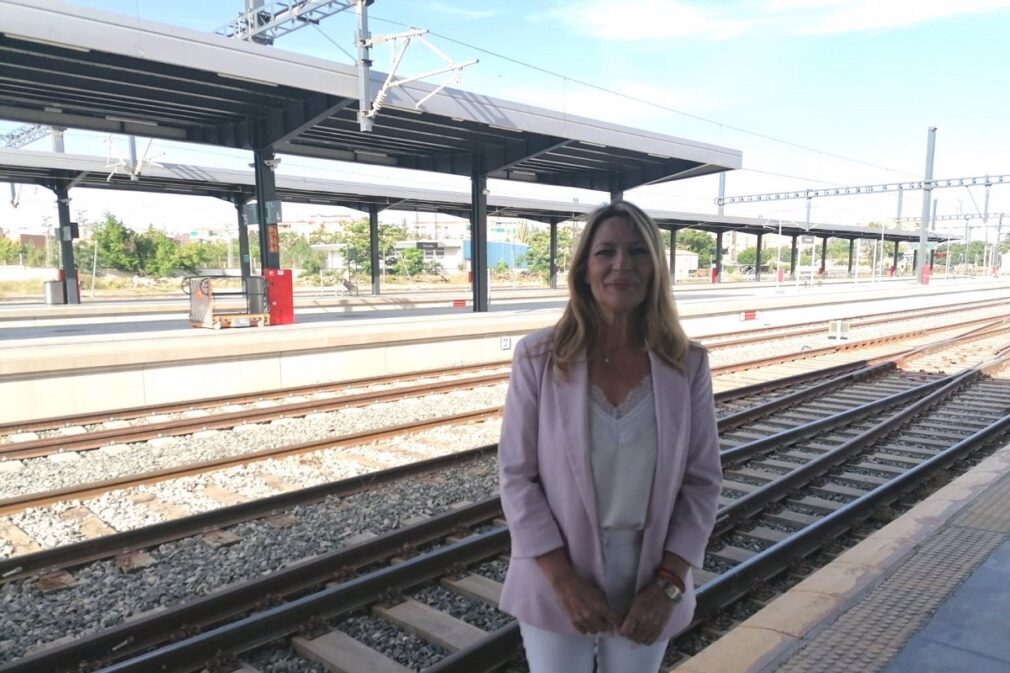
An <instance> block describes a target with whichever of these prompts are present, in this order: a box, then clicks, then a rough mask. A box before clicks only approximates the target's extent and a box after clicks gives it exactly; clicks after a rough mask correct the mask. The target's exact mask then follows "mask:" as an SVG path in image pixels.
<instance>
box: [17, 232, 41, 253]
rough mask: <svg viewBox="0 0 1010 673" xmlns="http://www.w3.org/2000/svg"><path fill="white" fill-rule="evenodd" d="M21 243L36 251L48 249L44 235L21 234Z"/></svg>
mask: <svg viewBox="0 0 1010 673" xmlns="http://www.w3.org/2000/svg"><path fill="white" fill-rule="evenodd" d="M19 241H20V243H21V245H23V246H25V247H28V248H35V249H36V250H45V249H46V237H45V236H43V235H42V234H20V235H19Z"/></svg>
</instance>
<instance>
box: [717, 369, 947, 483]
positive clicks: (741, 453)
mask: <svg viewBox="0 0 1010 673" xmlns="http://www.w3.org/2000/svg"><path fill="white" fill-rule="evenodd" d="M953 376H957V375H956V374H955V375H953ZM951 378H952V377H945V378H942V379H937V380H935V381H929V382H927V383H923V384H920V385H918V386H915V387H913V388H909V389H908V390H903V391H901V392H900V393H894V394H893V395H888V396H887V397H883V398H881V399H878V400H873V401H871V402H866V403H865V404H860V405H859V406H857V407H853V408H851V409H846V410H845V411H839V412H838V413H837V414H832V415H830V416H826V417H824V418H818V419H817V420H816V421H810V422H809V423H804V424H803V425H797V426H796V427H794V428H789V429H788V430H783V431H782V432H777V433H775V434H774V435H767V436H765V437H762V438H760V439H755V440H753V441H750V442H747V443H745V444H738V445H737V446H734V447H733V448H731V449H726V450H725V451H723V452H722V453H721V454H720V456H721V457H722V464H723V465H725V466H733V465H736V464H738V463H740V462H741V461H744V460H750V459H752V458H754V457H755V456H757V455H760V454H762V453H765V452H767V451H771V450H773V449H775V448H777V447H780V446H783V445H786V444H791V443H793V442H796V441H798V440H800V439H806V438H808V437H811V436H813V435H816V434H818V433H820V432H824V431H825V430H830V429H832V428H836V427H838V426H840V425H845V424H848V423H852V422H855V421H858V420H860V419H863V418H866V417H867V416H870V415H871V414H874V413H877V412H878V411H881V410H882V409H886V408H887V407H892V406H895V405H897V404H901V403H903V402H905V401H906V400H908V399H909V398H913V397H918V396H920V395H925V394H928V393H931V392H932V391H933V390H934V389H935V388H938V387H940V386H943V385H946V384H947V383H948V382H949V381H950V379H951Z"/></svg>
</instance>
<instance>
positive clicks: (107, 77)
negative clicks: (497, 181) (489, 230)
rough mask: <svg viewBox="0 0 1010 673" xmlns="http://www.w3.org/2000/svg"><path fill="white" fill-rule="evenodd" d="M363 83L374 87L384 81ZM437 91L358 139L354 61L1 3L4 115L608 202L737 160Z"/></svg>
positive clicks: (404, 91)
mask: <svg viewBox="0 0 1010 673" xmlns="http://www.w3.org/2000/svg"><path fill="white" fill-rule="evenodd" d="M372 79H373V80H374V81H373V83H372V84H373V86H372V90H373V91H376V90H377V89H378V87H379V86H380V85H381V83H382V81H384V79H385V75H384V74H383V73H378V72H373V73H372ZM434 89H435V87H432V86H431V85H428V84H425V83H423V82H413V83H410V84H407V85H405V86H403V87H400V88H395V89H393V90H391V91H390V93H389V95H388V98H387V99H386V101H385V104H384V106H383V108H382V110H381V112H380V113H379V115H378V117H377V118H376V122H375V128H374V131H373V132H371V133H365V132H362V131H360V129H359V125H358V121H357V114H358V96H359V94H358V76H357V70H356V68H355V67H353V66H349V65H343V64H340V63H335V62H331V61H326V60H323V59H319V58H313V57H309V56H302V55H299V54H294V53H291V52H288V51H284V50H282V49H278V48H276V47H269V46H265V45H259V44H253V43H248V42H243V41H240V40H236V39H229V38H226V37H223V36H221V35H215V34H209V33H201V32H197V31H193V30H188V29H185V28H180V27H176V26H169V25H165V24H160V23H154V22H150V21H142V20H138V19H137V18H135V17H128V16H122V15H116V14H110V13H106V12H102V11H98V10H94V9H90V8H85V7H80V6H77V5H71V4H66V3H63V2H57V1H55V0H0V118H7V119H11V120H17V121H22V122H30V123H40V124H50V125H55V126H65V127H75V128H81V129H88V130H93V131H103V132H112V133H124V134H132V135H139V136H150V137H155V138H166V139H171V140H179V141H190V142H198V143H209V144H214V145H223V146H229V147H237V148H245V149H263V148H266V147H268V146H272V147H273V148H274V150H275V151H277V152H281V153H288V154H296V155H302V156H313V157H320V158H324V159H334V160H340V161H351V162H362V163H369V164H379V165H386V166H395V167H400V168H411V169H419V170H427V171H436V172H441V173H452V174H457V175H467V176H469V175H473V174H474V173H475V172H479V173H483V174H487V175H488V176H489V177H493V178H501V179H509V180H524V181H531V182H540V183H544V184H551V185H565V186H572V187H581V188H586V189H595V190H602V191H607V192H614V191H619V190H626V189H630V188H632V187H635V186H639V185H643V184H649V183H656V182H664V181H669V180H677V179H681V178H687V177H693V176H697V175H704V174H708V173H715V172H719V171H725V170H730V169H735V168H739V167H740V166H741V154H740V152H739V151H737V150H731V149H727V148H723V147H718V146H715V145H708V144H705V143H699V142H694V141H690V140H684V139H681V138H675V137H672V136H666V135H661V134H657V133H652V132H649V131H644V130H640V129H634V128H628V127H625V126H619V125H615V124H609V123H606V122H601V121H597V120H593V119H587V118H584V117H577V116H573V115H569V114H566V113H563V112H557V111H552V110H546V109H541V108H536V107H532V106H528V105H523V104H520V103H515V102H511V101H506V100H501V99H497V98H492V97H490V96H483V95H478V94H475V93H470V92H467V91H462V90H458V89H449V88H446V89H442V90H441V91H438V92H434ZM422 100H423V103H422V102H421V101H422ZM475 169H476V170H475Z"/></svg>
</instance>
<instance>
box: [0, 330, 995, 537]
mask: <svg viewBox="0 0 1010 673" xmlns="http://www.w3.org/2000/svg"><path fill="white" fill-rule="evenodd" d="M990 329H995V328H994V327H993V326H992V325H987V326H986V327H985V328H983V329H980V330H974V331H971V332H969V333H967V334H966V335H962V336H961V337H960V339H959V340H958V341H957V343H962V342H963V341H964V340H965V339H979V338H982V336H983V335H985V334H987V333H988V330H990ZM948 345H949V342H948V341H946V340H942V341H940V342H936V343H932V344H929V345H927V346H923V347H920V348H919V349H913V350H909V351H903V352H902V353H900V354H898V355H893V354H892V356H891V358H890V359H889V360H885V361H883V362H879V361H876V363H866V362H864V361H859V362H856V363H850V364H846V365H841V366H836V367H833V368H831V369H829V370H827V371H824V372H814V373H806V374H801V375H793V376H789V377H786V378H783V379H780V380H778V381H775V382H771V383H766V384H761V385H758V386H752V387H750V388H743V389H739V390H737V391H732V392H724V393H719V394H717V396H716V401H717V407H718V408H719V409H723V408H724V407H729V408H730V409H731V410H732V411H731V412H729V413H725V414H720V415H721V416H722V418H720V421H719V424H720V429H721V431H722V432H723V444H724V446H728V445H729V444H730V443H732V442H734V441H740V440H741V439H742V438H746V437H756V436H763V435H765V434H767V433H769V432H775V431H776V430H778V429H782V428H785V427H791V426H794V425H797V424H802V423H804V422H808V421H809V420H810V419H811V418H813V417H817V416H823V415H825V414H826V413H833V412H836V411H838V410H839V409H844V408H849V407H853V406H856V405H857V404H860V403H865V402H867V401H871V400H873V399H876V398H877V397H879V396H881V395H883V394H884V392H886V391H887V390H888V388H886V386H885V385H884V384H881V383H880V382H878V383H876V384H872V383H870V384H863V383H859V382H860V381H862V380H869V379H872V378H873V377H876V376H881V375H883V376H885V377H890V378H892V379H894V381H893V385H897V386H899V387H901V386H903V385H909V381H910V380H911V379H914V378H915V376H914V375H908V374H901V373H899V374H893V373H892V374H885V371H886V370H887V369H888V368H889V367H894V366H895V363H896V362H899V361H900V360H901V358H902V357H910V356H911V355H913V354H916V353H919V354H921V353H925V352H928V351H929V350H933V349H942V348H944V347H946V346H948ZM831 390H834V391H835V397H825V396H826V395H828V393H829V391H831ZM890 390H891V391H892V392H893V390H894V388H893V387H892V388H891V389H890ZM813 395H819V396H821V398H820V399H819V400H818V401H817V402H816V403H810V402H808V401H806V400H807V398H809V397H811V396H813ZM741 402H743V403H744V405H743V406H745V407H746V408H745V409H742V410H741V409H740V407H741ZM499 412H500V408H498V407H495V408H487V409H479V410H477V411H474V412H469V413H463V414H456V415H453V416H449V417H441V418H435V419H431V420H425V421H421V422H415V423H408V424H402V425H399V426H394V427H387V428H382V429H379V430H376V431H368V432H358V433H350V434H347V435H342V436H337V437H327V438H326V439H322V440H318V441H310V442H301V443H296V444H291V445H281V446H276V447H272V448H269V449H264V450H260V451H252V452H239V453H236V454H234V455H230V456H225V457H221V458H216V459H212V460H204V461H199V462H197V463H183V464H179V465H174V466H171V467H166V468H164V469H159V470H150V471H145V472H139V473H135V472H127V473H125V474H122V475H120V476H115V477H111V478H107V479H102V480H99V481H87V480H85V481H84V482H77V481H75V482H74V483H72V484H71V485H68V486H63V487H57V488H53V489H49V490H46V491H41V492H38V491H34V492H25V493H21V494H18V495H13V496H10V497H7V498H4V499H2V500H0V515H3V514H7V515H13V514H17V513H20V512H29V511H34V510H39V508H43V507H46V506H50V505H54V504H60V503H63V502H67V501H69V502H71V503H75V504H76V503H77V502H78V501H82V500H84V499H87V498H95V497H101V496H103V495H104V494H107V493H110V492H112V491H116V492H118V493H120V494H123V493H124V490H125V489H134V490H133V491H132V495H129V493H130V491H126V494H127V495H126V496H125V497H124V496H123V495H121V496H120V497H119V498H118V499H119V500H121V501H124V502H130V501H132V502H134V503H136V505H137V506H138V507H142V508H145V509H146V507H147V506H146V505H145V503H147V502H149V501H150V500H151V499H152V498H153V497H155V496H153V495H151V494H146V493H138V492H137V491H136V488H137V487H139V486H144V485H151V484H158V483H161V482H168V481H171V480H180V479H184V478H186V477H191V476H194V475H201V474H206V473H219V472H222V471H225V470H228V469H229V468H236V467H240V466H246V465H250V464H252V463H256V462H260V461H267V460H278V459H283V458H284V457H289V456H301V455H306V454H308V455H314V454H320V453H322V454H323V455H327V456H329V458H326V459H325V460H326V461H328V462H329V461H332V460H334V459H336V460H339V459H340V458H339V457H337V456H334V455H333V450H334V449H342V448H345V447H354V446H360V445H367V444H370V443H374V442H377V441H380V440H383V439H387V440H388V439H390V438H392V439H393V440H400V439H401V438H402V437H403V436H405V435H409V434H416V433H419V432H423V431H425V430H427V429H430V428H433V427H442V428H455V427H458V426H459V424H473V423H480V422H482V421H487V420H493V421H496V420H497V417H498V413H499ZM769 414H772V415H775V416H774V417H773V418H767V417H768V416H769ZM776 414H777V415H776ZM747 423H750V424H751V425H752V427H749V428H747V427H745V428H743V429H740V428H739V427H738V426H741V425H743V424H747ZM484 434H485V435H487V434H489V432H485V433H484ZM492 434H493V433H492ZM408 455H409V452H408ZM380 467H381V465H380ZM358 469H359V470H360V469H361V466H358ZM366 469H375V466H374V465H373V466H372V467H371V468H366ZM263 478H264V479H267V480H268V481H269V477H263ZM324 480H326V479H323V478H317V479H316V481H324ZM271 485H272V484H271ZM210 487H211V488H212V489H213V490H214V493H212V494H211V495H212V497H213V498H215V499H217V500H221V501H223V502H225V503H229V504H230V503H233V502H235V501H238V500H242V499H244V498H242V497H240V496H239V495H237V494H235V493H232V492H230V491H227V490H225V491H224V492H223V493H222V492H221V489H220V488H217V487H214V485H213V484H211V486H210ZM265 490H267V491H268V492H270V491H269V489H265ZM154 504H161V503H160V502H159V503H154ZM154 504H152V505H151V506H154ZM219 504H220V503H218V505H219ZM61 506H62V505H61ZM123 506H124V505H119V507H120V508H121V507H123ZM180 515H182V513H176V514H175V515H174V516H180ZM38 516H41V515H36V518H37V517H38ZM59 517H60V519H62V520H63V521H62V522H61V523H60V525H61V526H74V525H76V526H78V527H79V529H80V530H81V534H82V535H85V536H87V537H95V536H98V535H103V534H108V533H110V532H112V530H113V529H112V528H111V527H109V526H107V525H105V524H104V523H103V522H102V520H101V518H100V517H99V516H96V515H95V513H94V512H92V511H90V510H89V509H88V508H87V507H86V506H85V505H83V504H80V505H77V506H74V507H72V508H71V509H70V510H68V511H62V512H61V513H60V514H59ZM53 518H55V517H52V516H51V517H50V519H53ZM67 519H70V521H69V522H67V521H66V520H67ZM5 530H6V531H8V533H7V537H8V538H10V539H11V542H12V543H13V544H14V549H13V553H15V554H17V553H18V550H20V553H24V552H28V551H33V550H37V549H40V548H41V545H39V544H38V543H37V542H35V541H34V540H32V536H31V534H30V533H25V532H24V531H22V530H21V529H20V528H18V527H17V522H16V521H13V522H12V521H11V520H9V519H8V520H4V519H0V538H2V537H3V533H4V531H5ZM9 553H10V552H8V553H7V554H4V555H8V554H9Z"/></svg>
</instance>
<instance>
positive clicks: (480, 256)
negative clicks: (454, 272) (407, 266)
mask: <svg viewBox="0 0 1010 673" xmlns="http://www.w3.org/2000/svg"><path fill="white" fill-rule="evenodd" d="M483 167H484V159H483V157H482V156H481V155H480V154H477V153H474V154H473V156H472V162H471V173H470V275H471V282H472V287H473V310H474V311H475V312H479V313H484V312H486V311H487V310H488V278H487V173H485V172H484V170H483Z"/></svg>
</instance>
